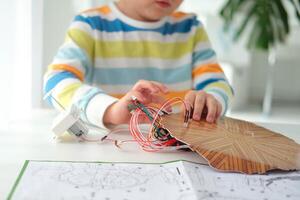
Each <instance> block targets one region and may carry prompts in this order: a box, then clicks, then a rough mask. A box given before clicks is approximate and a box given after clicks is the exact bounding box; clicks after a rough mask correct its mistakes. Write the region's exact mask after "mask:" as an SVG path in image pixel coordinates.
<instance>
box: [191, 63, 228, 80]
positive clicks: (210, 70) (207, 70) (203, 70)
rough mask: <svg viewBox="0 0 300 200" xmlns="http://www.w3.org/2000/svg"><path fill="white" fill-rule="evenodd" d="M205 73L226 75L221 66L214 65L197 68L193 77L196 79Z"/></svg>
mask: <svg viewBox="0 0 300 200" xmlns="http://www.w3.org/2000/svg"><path fill="white" fill-rule="evenodd" d="M205 73H224V72H223V70H222V68H221V67H220V65H219V64H217V63H213V64H205V65H200V66H198V67H196V68H195V69H194V70H193V73H192V76H193V78H195V77H196V76H199V75H202V74H205Z"/></svg>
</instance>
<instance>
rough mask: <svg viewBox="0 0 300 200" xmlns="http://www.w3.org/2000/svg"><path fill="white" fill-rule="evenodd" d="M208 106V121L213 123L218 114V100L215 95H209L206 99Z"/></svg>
mask: <svg viewBox="0 0 300 200" xmlns="http://www.w3.org/2000/svg"><path fill="white" fill-rule="evenodd" d="M206 106H207V109H208V113H207V117H206V121H207V122H210V123H213V122H214V121H215V119H216V115H217V109H218V102H217V100H216V99H215V98H214V97H212V96H211V95H209V96H208V97H207V99H206Z"/></svg>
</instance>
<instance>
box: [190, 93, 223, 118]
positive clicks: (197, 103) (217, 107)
mask: <svg viewBox="0 0 300 200" xmlns="http://www.w3.org/2000/svg"><path fill="white" fill-rule="evenodd" d="M185 101H186V102H187V104H188V105H191V106H193V108H194V114H193V116H192V117H193V119H194V120H196V121H199V120H200V119H201V117H202V116H203V115H204V116H205V117H206V121H207V122H209V123H213V122H215V121H216V120H217V119H218V118H219V117H220V115H221V112H222V105H221V104H220V102H219V101H218V100H217V99H216V98H215V97H214V96H213V95H211V94H208V93H206V92H204V91H195V90H193V91H190V92H188V93H187V94H186V95H185Z"/></svg>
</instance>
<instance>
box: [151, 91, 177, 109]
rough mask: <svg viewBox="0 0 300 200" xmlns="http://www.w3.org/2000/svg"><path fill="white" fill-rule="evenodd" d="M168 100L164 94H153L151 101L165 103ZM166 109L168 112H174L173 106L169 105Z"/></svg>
mask: <svg viewBox="0 0 300 200" xmlns="http://www.w3.org/2000/svg"><path fill="white" fill-rule="evenodd" d="M166 101H167V99H166V98H164V97H163V96H160V95H151V102H152V103H156V104H159V105H163V104H164V103H165V102H166ZM165 109H166V111H167V112H172V107H171V106H167V107H166V108H165Z"/></svg>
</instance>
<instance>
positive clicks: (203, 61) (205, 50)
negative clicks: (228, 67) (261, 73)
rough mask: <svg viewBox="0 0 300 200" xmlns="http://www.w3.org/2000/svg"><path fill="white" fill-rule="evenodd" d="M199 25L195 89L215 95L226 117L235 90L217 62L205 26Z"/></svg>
mask: <svg viewBox="0 0 300 200" xmlns="http://www.w3.org/2000/svg"><path fill="white" fill-rule="evenodd" d="M198 24H199V25H198V27H197V30H196V34H195V41H196V42H195V46H194V52H193V71H192V77H193V87H194V89H196V90H204V91H205V92H207V93H209V94H211V95H213V96H214V97H215V98H216V99H217V100H218V101H219V102H220V103H221V104H222V115H224V114H225V113H226V111H227V109H228V106H229V103H230V100H231V99H232V97H233V89H232V88H231V86H230V84H229V83H228V81H227V79H226V76H225V74H224V72H223V70H222V68H221V67H220V65H219V64H218V62H217V59H216V53H215V51H214V50H213V49H212V47H211V44H210V42H209V39H208V36H207V33H206V31H205V29H204V27H203V25H202V24H201V22H199V23H198Z"/></svg>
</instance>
